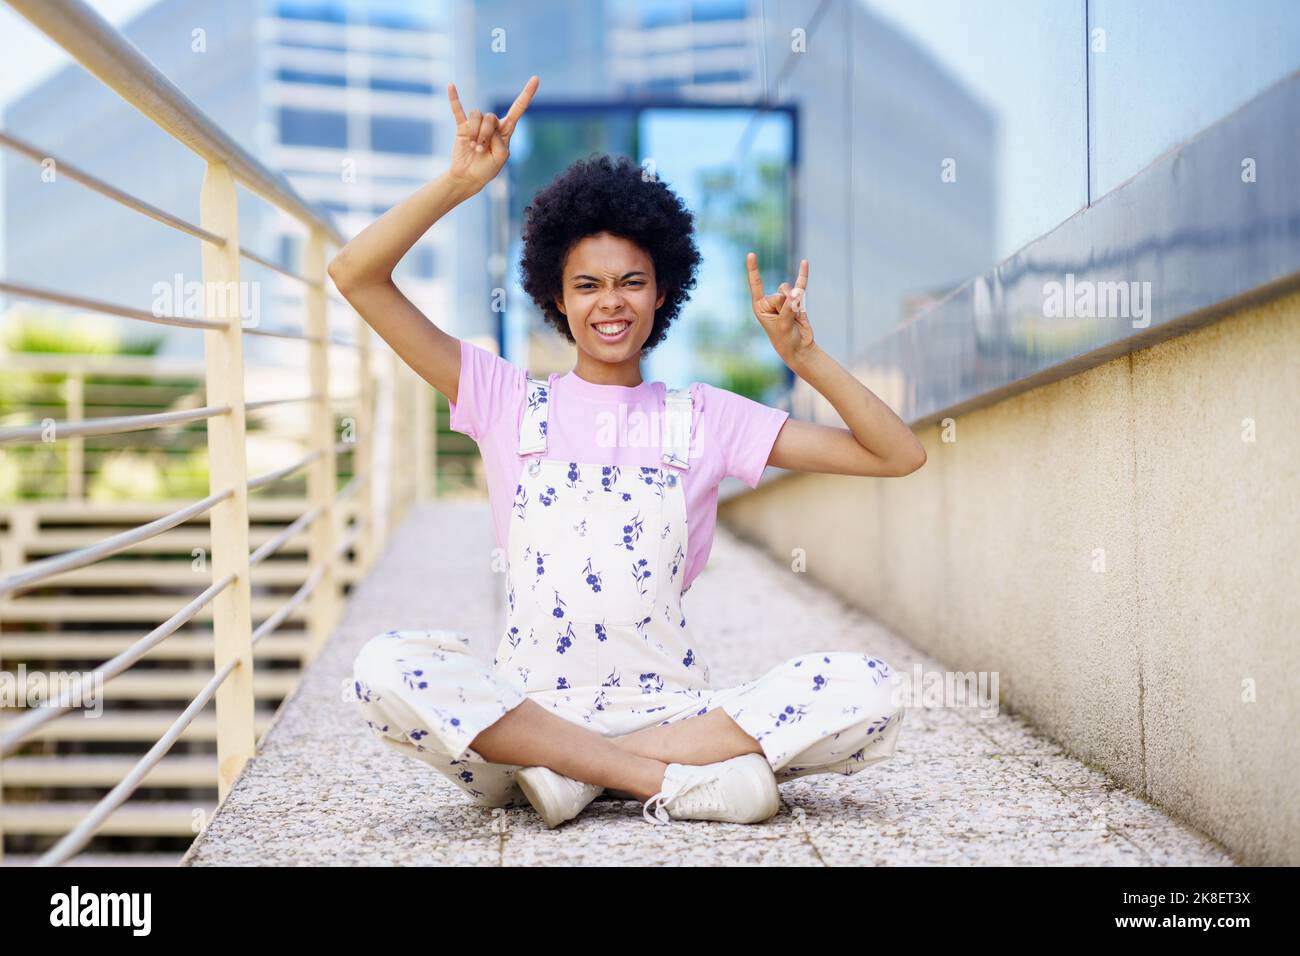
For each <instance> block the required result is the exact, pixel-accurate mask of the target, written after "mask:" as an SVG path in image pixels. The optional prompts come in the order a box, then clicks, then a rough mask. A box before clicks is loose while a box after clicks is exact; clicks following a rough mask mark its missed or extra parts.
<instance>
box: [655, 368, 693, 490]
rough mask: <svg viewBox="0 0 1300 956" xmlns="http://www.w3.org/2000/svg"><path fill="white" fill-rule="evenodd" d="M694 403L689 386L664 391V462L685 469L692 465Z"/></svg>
mask: <svg viewBox="0 0 1300 956" xmlns="http://www.w3.org/2000/svg"><path fill="white" fill-rule="evenodd" d="M694 404H695V403H694V401H693V400H692V398H691V390H690V388H689V387H688V388H670V389H668V390H667V391H666V392H665V393H664V427H663V449H664V455H663V457H664V464H665V465H672V466H673V467H674V468H681V469H682V470H683V471H685V470H686V469H688V468H690V467H691V465H690V448H691V411H692V409H693V407H694Z"/></svg>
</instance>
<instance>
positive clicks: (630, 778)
mask: <svg viewBox="0 0 1300 956" xmlns="http://www.w3.org/2000/svg"><path fill="white" fill-rule="evenodd" d="M470 746H471V747H473V749H474V750H475V751H476V752H477V753H479V754H480V755H481V756H482V757H483V758H484V759H486V760H490V761H492V762H493V763H502V764H518V765H519V766H524V767H549V768H550V769H551V770H554V771H555V772H556V773H560V774H564V775H565V776H566V777H572V778H573V779H574V780H581V781H583V782H585V783H594V784H596V785H598V786H602V787H605V788H606V789H609V790H621V791H624V792H626V793H630V794H632V795H633V796H634V797H636V798H637V799H639V800H648V799H650V797H652V796H654V795H655V794H656V793H658V792H659V790H660V789H661V787H662V785H663V779H664V771H665V770H667V769H668V764H669V763H682V764H709V763H716V762H717V761H720V760H728V759H730V758H732V757H738V756H740V755H741V754H746V753H762V752H763V750H762V748H761V747H760V746H759V744H758V741H757V740H755V739H754V738H753V737H751V736H750V735H749V734H747V733H745V732H744V731H743V730H742V729H741V728H740V726H739V725H738V724H737V723H736V722H735V721H734V720H732V719H731V717H730V715H728V714H727V713H726V712H725V711H724V710H722V708H718V709H716V710H711V711H709V712H708V713H707V714H701V715H697V716H692V717H689V718H686V719H684V720H679V721H675V722H673V723H670V724H662V725H656V726H653V727H644V728H642V729H641V730H638V731H635V732H633V733H630V734H624V735H622V736H619V737H605V736H602V735H601V734H598V733H596V732H595V731H592V730H588V729H587V728H586V727H580V726H578V725H577V724H575V723H573V722H572V721H568V720H565V719H564V718H563V717H559V716H556V715H555V714H553V713H551V712H550V711H548V710H547V709H546V708H545V707H543V706H541V705H540V704H538V703H537V702H536V701H534V700H525V701H524V702H523V703H521V704H520V705H519V706H517V707H515V708H513V709H512V710H510V711H509V712H507V713H506V715H505V716H503V717H502V718H501V719H500V720H498V721H497V722H496V723H494V724H492V725H491V726H490V727H488V728H487V729H485V730H483V731H481V732H480V733H479V734H478V736H476V737H475V738H474V739H473V741H472V742H471V744H470Z"/></svg>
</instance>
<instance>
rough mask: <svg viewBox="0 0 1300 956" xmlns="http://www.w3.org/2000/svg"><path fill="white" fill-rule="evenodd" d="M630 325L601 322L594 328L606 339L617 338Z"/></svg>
mask: <svg viewBox="0 0 1300 956" xmlns="http://www.w3.org/2000/svg"><path fill="white" fill-rule="evenodd" d="M631 324H632V323H631V322H602V323H600V324H599V325H597V326H596V327H595V328H596V331H597V332H599V333H600V334H601V335H603V336H605V337H606V338H617V337H618V336H620V335H622V334H623V330H624V329H626V328H627V327H628V326H629V325H631Z"/></svg>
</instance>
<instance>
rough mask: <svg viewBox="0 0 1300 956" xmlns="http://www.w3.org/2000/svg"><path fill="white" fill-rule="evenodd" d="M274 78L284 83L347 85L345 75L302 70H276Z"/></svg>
mask: <svg viewBox="0 0 1300 956" xmlns="http://www.w3.org/2000/svg"><path fill="white" fill-rule="evenodd" d="M275 78H276V79H277V80H283V81H284V82H286V83H315V84H318V85H320V86H347V85H348V81H347V78H346V77H342V76H339V75H337V74H333V73H307V72H305V71H303V70H276V72H275Z"/></svg>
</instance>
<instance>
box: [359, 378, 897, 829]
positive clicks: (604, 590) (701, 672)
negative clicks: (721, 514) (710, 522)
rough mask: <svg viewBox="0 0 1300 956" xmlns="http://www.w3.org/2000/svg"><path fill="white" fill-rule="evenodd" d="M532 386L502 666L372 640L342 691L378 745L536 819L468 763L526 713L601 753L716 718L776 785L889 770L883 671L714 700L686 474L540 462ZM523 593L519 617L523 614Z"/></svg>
mask: <svg viewBox="0 0 1300 956" xmlns="http://www.w3.org/2000/svg"><path fill="white" fill-rule="evenodd" d="M529 381H530V390H529V393H528V401H527V408H526V410H525V415H524V419H523V421H522V422H521V426H520V436H519V437H520V448H519V451H520V455H521V457H522V456H526V455H536V458H534V459H532V460H535V461H538V463H539V465H540V467H538V466H535V465H532V464H531V461H530V463H529V467H525V468H523V469H522V472H521V477H520V480H519V481H518V482H517V483H516V487H515V489H514V500H513V503H512V509H511V520H510V522H509V525H508V532H509V538H508V542H507V543H508V561H507V562H506V570H507V580H506V586H505V591H506V602H505V603H506V606H507V607H506V609H507V620H506V623H505V627H504V628H503V629H502V631H500V632H499V633H500V634H501V638H500V641H499V643H498V645H497V651H496V653H495V654H494V655H493V657H492V663H491V666H490V668H489V666H488V665H487V663H486V662H482V663H480V662H479V661H478V660H477V658H476V657H474V656H473V655H471V654H470V653H469V649H468V646H467V645H468V642H467V641H466V639H465V638H464V637H461V636H458V635H455V634H454V632H449V631H421V632H411V631H388V632H384V633H383V634H382V635H378V636H377V637H376V638H375V639H372V640H371V641H370V642H369V643H367V644H366V645H365V647H364V648H363V649H362V651H361V653H360V654H359V655H358V658H357V663H356V665H355V667H354V680H352V681H350V682H349V683H348V685H347V689H348V693H349V696H351V697H354V698H355V701H356V705H357V706H358V707H360V708H362V709H363V713H364V715H365V717H366V725H367V726H368V727H369V728H370V730H371V731H372V732H373V733H375V734H377V735H378V736H380V737H382V738H383V739H384V740H385V741H386V742H387V743H389V744H391V745H393V746H394V747H396V748H397V749H399V750H401V751H402V752H404V753H407V754H408V755H410V756H412V757H415V758H417V759H419V760H421V761H423V762H425V763H426V764H428V765H430V766H431V767H433V768H435V769H437V770H438V771H439V772H441V773H442V774H444V775H445V776H446V778H447V779H448V780H450V781H451V782H452V783H454V784H455V785H456V786H457V787H459V788H460V789H461V790H462V791H464V792H465V793H466V794H467V795H468V796H469V797H470V798H471V799H472V800H473V801H474V802H475V803H477V804H480V805H482V806H514V807H520V808H526V807H527V806H528V803H527V799H526V798H524V797H523V795H522V791H521V790H520V789H519V788H518V786H517V784H515V783H514V781H513V779H512V777H513V774H514V772H515V770H516V769H517V768H514V767H510V766H505V765H501V764H494V763H490V762H487V761H485V760H484V759H483V758H482V757H481V755H479V754H477V753H475V752H474V751H473V750H472V749H471V741H473V739H474V738H475V737H476V736H477V735H478V733H480V732H481V731H483V730H484V729H486V728H487V727H488V726H490V725H492V724H493V723H495V722H496V721H497V720H498V719H500V717H501V716H502V715H504V714H506V713H507V712H508V711H509V710H510V709H511V708H512V707H515V706H517V705H518V704H520V703H522V702H523V701H525V700H528V699H532V700H535V701H537V702H538V703H539V704H542V705H544V706H547V707H548V708H549V709H552V710H553V711H554V712H555V713H557V714H560V715H561V716H563V717H565V718H567V719H570V720H573V721H575V722H577V723H579V724H581V725H585V726H588V727H590V728H592V729H593V730H596V731H597V732H599V733H601V734H604V735H607V736H608V735H611V734H623V733H631V732H633V731H635V730H637V729H640V728H642V727H648V726H654V725H663V724H668V723H673V722H675V721H678V720H682V719H688V718H690V717H693V716H700V715H703V714H706V713H708V712H709V711H711V710H716V709H719V708H722V709H723V710H725V712H726V713H727V714H728V715H730V716H731V717H732V719H733V720H735V721H736V723H737V724H739V725H740V726H741V728H742V729H743V730H744V731H745V732H746V733H748V734H750V735H751V736H753V737H755V738H756V739H757V740H758V741H759V745H760V747H761V749H762V752H763V754H764V756H765V757H766V758H767V759H768V762H769V763H770V764H771V766H772V769H773V772H774V773H775V774H776V777H777V780H778V781H785V780H789V779H793V778H794V777H798V776H803V775H805V774H810V773H837V774H851V773H857V772H859V771H861V770H862V769H863V768H865V767H867V766H870V765H872V764H875V763H877V762H879V761H880V760H884V759H887V758H888V757H889V756H890V755H891V754H892V753H893V751H894V747H895V741H896V738H897V737H898V730H899V725H900V723H901V720H902V716H903V709H902V708H901V707H898V706H896V705H894V704H893V703H892V701H891V699H890V698H891V693H890V688H889V686H888V680H889V678H890V677H891V676H892V674H891V671H890V670H889V668H888V666H887V665H886V664H885V662H884V661H881V660H880V659H878V658H875V657H871V656H870V655H866V654H862V653H860V652H843V651H836V652H826V653H816V654H804V655H801V656H799V657H796V658H793V659H791V660H789V661H785V662H783V663H780V664H777V665H776V666H774V667H772V668H771V669H770V670H769V671H768V672H767V673H765V674H764V675H763V676H761V677H759V678H756V679H754V680H751V681H748V682H746V683H743V684H740V685H737V686H733V687H723V688H717V687H714V686H713V685H712V683H711V681H710V671H709V666H708V653H707V646H705V647H704V648H703V650H704V653H703V654H701V652H700V651H701V648H700V646H699V644H698V642H697V641H696V640H695V639H694V636H693V635H692V634H691V633H690V632H689V630H688V629H687V628H686V618H685V615H684V614H683V613H682V607H681V596H682V594H684V593H686V591H687V590H688V588H685V587H683V585H684V583H685V581H684V578H685V574H684V569H685V566H686V557H687V553H686V547H687V536H686V532H687V514H686V501H685V493H684V490H683V485H684V484H685V482H683V481H681V480H677V479H678V478H680V477H681V474H680V472H679V470H678V469H677V468H671V469H670V468H668V467H664V468H657V467H644V466H636V467H633V466H627V467H623V468H620V466H618V465H611V464H605V463H599V462H577V461H566V460H556V459H550V458H547V457H546V445H547V438H546V434H547V427H546V426H547V422H546V416H547V415H548V414H549V412H548V408H549V403H548V402H547V390H546V387H545V383H538V381H537V380H533V379H530V380H529ZM677 451H680V449H678V450H677ZM674 453H676V452H674ZM684 470H685V466H684V465H683V466H682V468H681V471H684ZM670 474H672V475H673V478H674V480H672V481H671V482H670V481H669V480H668V478H669V475H670ZM605 495H608V496H609V497H604V496H605ZM534 501H541V502H542V503H541V504H540V505H538V504H534V503H533V502H534ZM530 506H531V507H530ZM629 516H631V517H629ZM655 528H659V529H660V533H659V534H658V535H655V534H653V533H650V532H651V531H653V529H655ZM625 557H626V558H627V559H628V562H629V563H628V564H623V563H622V561H623V559H624V558H625ZM611 559H613V560H614V562H615V563H610V562H611ZM629 568H630V573H629V570H628V569H629ZM548 570H549V572H550V573H549V574H548V573H547V571H548ZM523 582H529V584H530V586H529V588H528V589H527V590H526V591H525V592H523V593H524V594H525V595H526V599H525V600H521V601H517V600H516V592H517V591H518V590H519V587H520V585H521V583H523ZM548 592H549V594H548ZM588 625H590V628H588ZM623 673H626V674H628V675H629V681H628V682H627V686H624V682H623V680H622V676H621V675H622V674H623ZM602 675H604V676H603V679H602ZM632 675H636V679H635V680H632V679H631V676H632ZM395 702H399V703H400V704H401V706H400V707H396V706H394V704H395ZM390 708H391V709H390Z"/></svg>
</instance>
